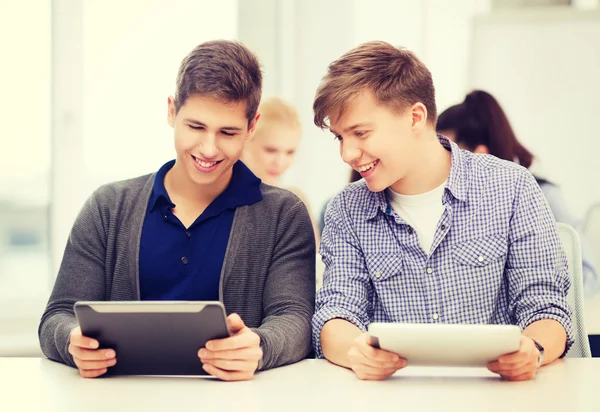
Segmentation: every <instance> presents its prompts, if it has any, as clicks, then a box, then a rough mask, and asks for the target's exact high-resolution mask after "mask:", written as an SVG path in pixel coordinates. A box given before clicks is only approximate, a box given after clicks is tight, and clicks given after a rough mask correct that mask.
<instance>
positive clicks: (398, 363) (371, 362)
mask: <svg viewBox="0 0 600 412" xmlns="http://www.w3.org/2000/svg"><path fill="white" fill-rule="evenodd" d="M349 358H350V360H351V361H352V362H353V363H356V364H363V365H367V366H370V367H372V368H376V369H381V368H396V369H400V368H404V367H405V366H406V365H407V362H406V359H403V358H401V357H398V358H397V359H396V360H395V361H380V360H376V359H369V358H367V357H365V356H363V355H362V354H359V355H358V356H353V355H349Z"/></svg>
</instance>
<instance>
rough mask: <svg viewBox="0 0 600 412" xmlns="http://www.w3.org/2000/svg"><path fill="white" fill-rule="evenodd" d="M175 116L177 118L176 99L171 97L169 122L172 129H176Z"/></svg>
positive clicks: (168, 103) (168, 114) (168, 106)
mask: <svg viewBox="0 0 600 412" xmlns="http://www.w3.org/2000/svg"><path fill="white" fill-rule="evenodd" d="M175 116H177V109H176V108H175V98H174V97H173V96H169V98H168V99H167V122H169V125H170V126H171V127H175Z"/></svg>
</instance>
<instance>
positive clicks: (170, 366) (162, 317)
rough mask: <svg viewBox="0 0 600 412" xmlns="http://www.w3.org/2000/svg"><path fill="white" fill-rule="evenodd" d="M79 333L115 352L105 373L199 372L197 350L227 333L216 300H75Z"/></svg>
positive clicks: (172, 373) (220, 305) (225, 323)
mask: <svg viewBox="0 0 600 412" xmlns="http://www.w3.org/2000/svg"><path fill="white" fill-rule="evenodd" d="M75 315H76V317H77V321H78V322H79V326H81V332H82V334H83V335H84V336H88V337H90V338H94V339H97V340H98V341H99V342H100V347H101V348H112V349H115V351H116V352H117V364H116V365H115V366H113V367H110V368H108V372H107V375H205V374H206V372H204V369H202V362H200V358H198V350H199V349H200V348H202V347H204V345H205V344H206V342H207V341H209V340H211V339H221V338H226V337H227V336H229V330H228V327H227V321H226V318H225V308H224V307H223V304H222V303H221V302H200V301H196V302H185V301H175V302H167V301H131V302H77V303H76V304H75Z"/></svg>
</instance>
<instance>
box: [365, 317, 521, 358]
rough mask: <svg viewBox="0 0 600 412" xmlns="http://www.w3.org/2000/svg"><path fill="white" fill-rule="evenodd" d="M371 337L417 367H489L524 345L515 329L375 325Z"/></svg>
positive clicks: (372, 342) (501, 326) (471, 326)
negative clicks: (521, 343)
mask: <svg viewBox="0 0 600 412" xmlns="http://www.w3.org/2000/svg"><path fill="white" fill-rule="evenodd" d="M369 335H371V344H372V345H373V346H375V347H379V348H381V349H385V350H387V351H390V352H395V353H397V354H398V355H400V356H401V357H403V358H405V359H407V361H408V364H409V365H414V366H486V365H487V363H488V362H491V361H494V360H496V359H498V357H499V356H501V355H505V354H508V353H512V352H515V351H517V350H518V349H519V346H520V342H521V329H520V328H519V327H518V326H514V325H446V324H426V323H425V324H410V323H371V324H370V325H369Z"/></svg>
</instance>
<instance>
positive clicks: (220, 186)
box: [165, 161, 233, 207]
mask: <svg viewBox="0 0 600 412" xmlns="http://www.w3.org/2000/svg"><path fill="white" fill-rule="evenodd" d="M232 175H233V168H230V169H229V170H228V171H227V173H225V174H224V175H222V176H221V177H220V178H219V180H217V181H216V182H213V183H211V184H206V185H202V184H198V183H196V182H194V181H193V180H192V179H190V177H189V175H188V174H187V173H186V172H185V170H183V166H182V165H181V164H180V163H179V162H177V161H176V162H175V164H174V165H173V167H172V168H171V170H169V171H168V172H167V175H166V176H165V188H166V189H167V193H169V196H170V197H171V200H172V201H173V203H175V204H179V203H181V202H185V203H189V204H195V205H200V206H203V207H206V206H208V205H209V204H210V203H212V201H213V200H215V199H216V198H217V196H219V195H220V194H221V193H223V191H225V189H226V188H227V186H228V185H229V182H230V181H231V176H232ZM175 199H177V201H176V200H175Z"/></svg>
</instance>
